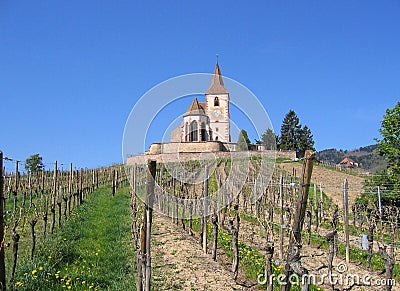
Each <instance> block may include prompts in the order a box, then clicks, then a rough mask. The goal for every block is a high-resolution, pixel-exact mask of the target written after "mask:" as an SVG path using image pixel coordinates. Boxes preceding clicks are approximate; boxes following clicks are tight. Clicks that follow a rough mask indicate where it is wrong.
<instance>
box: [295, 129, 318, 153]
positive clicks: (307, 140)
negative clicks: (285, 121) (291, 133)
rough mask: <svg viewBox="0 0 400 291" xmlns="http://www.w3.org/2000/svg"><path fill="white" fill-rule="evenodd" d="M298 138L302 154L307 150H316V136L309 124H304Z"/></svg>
mask: <svg viewBox="0 0 400 291" xmlns="http://www.w3.org/2000/svg"><path fill="white" fill-rule="evenodd" d="M298 139H299V140H298V142H299V145H298V147H299V153H300V155H301V156H304V153H305V152H306V150H313V151H315V148H314V138H313V135H312V133H311V130H310V129H309V128H308V126H307V125H304V127H303V128H302V129H301V131H300V134H299V137H298Z"/></svg>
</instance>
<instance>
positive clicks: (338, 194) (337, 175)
mask: <svg viewBox="0 0 400 291" xmlns="http://www.w3.org/2000/svg"><path fill="white" fill-rule="evenodd" d="M277 165H278V166H279V167H280V168H282V169H283V170H285V171H287V172H289V173H292V172H293V168H294V169H295V171H296V173H297V176H300V173H301V169H302V167H303V165H301V164H297V163H280V164H277ZM346 178H347V180H348V183H349V192H348V193H349V204H350V205H353V203H354V200H355V199H356V198H357V196H358V195H359V194H360V193H361V191H362V187H363V182H364V180H365V179H364V178H362V177H358V176H354V175H351V174H348V173H345V172H338V171H334V170H329V169H327V168H324V167H321V166H317V165H314V167H313V172H312V176H311V182H313V183H314V184H317V185H320V184H322V190H323V191H324V192H325V193H326V194H327V195H328V196H329V197H331V198H332V200H333V202H334V203H336V204H338V205H339V206H341V205H342V204H343V202H342V201H343V183H344V180H345V179H346Z"/></svg>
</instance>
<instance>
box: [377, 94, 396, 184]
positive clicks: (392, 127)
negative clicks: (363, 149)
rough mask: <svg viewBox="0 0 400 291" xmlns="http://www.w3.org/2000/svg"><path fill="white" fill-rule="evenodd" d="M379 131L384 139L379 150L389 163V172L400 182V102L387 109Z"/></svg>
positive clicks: (378, 140)
mask: <svg viewBox="0 0 400 291" xmlns="http://www.w3.org/2000/svg"><path fill="white" fill-rule="evenodd" d="M379 133H380V134H381V136H382V139H375V140H376V141H377V142H378V152H379V154H380V155H381V156H383V157H384V158H385V159H386V161H387V163H388V167H387V172H388V174H389V175H390V176H392V178H395V180H397V183H396V185H395V186H397V187H399V184H400V102H398V103H397V104H396V106H395V107H394V108H393V109H387V110H386V114H385V116H384V117H383V120H382V123H381V128H380V129H379Z"/></svg>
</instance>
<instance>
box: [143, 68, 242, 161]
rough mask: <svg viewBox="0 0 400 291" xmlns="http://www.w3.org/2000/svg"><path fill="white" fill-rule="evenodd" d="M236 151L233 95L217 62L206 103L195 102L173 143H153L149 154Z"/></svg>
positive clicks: (178, 128)
mask: <svg viewBox="0 0 400 291" xmlns="http://www.w3.org/2000/svg"><path fill="white" fill-rule="evenodd" d="M235 148H236V143H232V142H231V135H230V114H229V92H228V90H227V89H226V88H225V85H224V81H223V78H222V74H221V69H220V67H219V64H218V62H217V63H216V65H215V69H214V73H213V75H212V78H211V84H210V86H209V88H208V90H207V91H206V93H205V102H199V100H198V99H197V98H194V99H193V101H192V103H191V104H190V106H189V108H188V109H187V110H186V112H185V113H184V114H183V121H182V123H181V124H180V125H179V126H178V127H177V128H176V129H174V130H173V131H172V132H171V139H170V142H168V143H166V142H164V143H153V144H152V145H151V146H150V149H149V151H148V152H147V154H160V153H176V152H218V151H233V150H235Z"/></svg>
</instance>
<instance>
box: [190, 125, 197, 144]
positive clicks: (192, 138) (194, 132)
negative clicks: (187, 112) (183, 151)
mask: <svg viewBox="0 0 400 291" xmlns="http://www.w3.org/2000/svg"><path fill="white" fill-rule="evenodd" d="M197 140H198V127H197V122H196V120H194V121H192V123H191V124H190V133H189V141H197Z"/></svg>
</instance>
